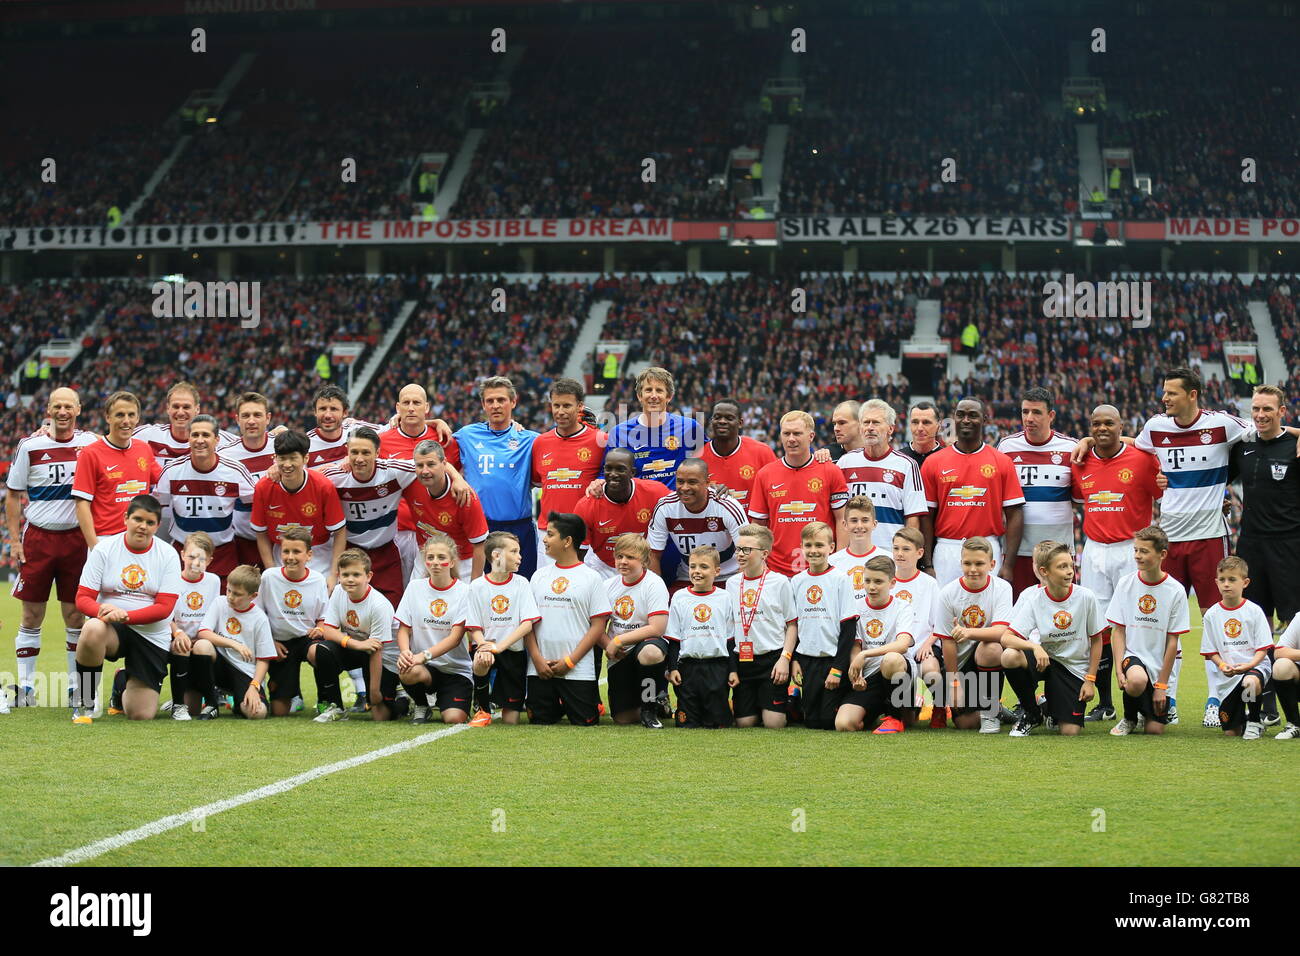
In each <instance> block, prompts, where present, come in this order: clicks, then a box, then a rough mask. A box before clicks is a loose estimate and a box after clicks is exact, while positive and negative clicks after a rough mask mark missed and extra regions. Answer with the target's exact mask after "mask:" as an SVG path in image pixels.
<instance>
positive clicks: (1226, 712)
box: [1219, 668, 1269, 733]
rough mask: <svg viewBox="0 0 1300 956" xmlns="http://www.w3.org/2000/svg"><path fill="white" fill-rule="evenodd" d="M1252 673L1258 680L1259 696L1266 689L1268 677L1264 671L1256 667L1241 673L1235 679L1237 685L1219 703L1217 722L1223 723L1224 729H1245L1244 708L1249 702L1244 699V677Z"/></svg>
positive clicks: (1240, 730) (1261, 695) (1245, 708)
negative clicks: (1239, 677) (1239, 676)
mask: <svg viewBox="0 0 1300 956" xmlns="http://www.w3.org/2000/svg"><path fill="white" fill-rule="evenodd" d="M1252 674H1253V675H1254V676H1255V678H1256V680H1258V681H1259V686H1260V697H1261V698H1262V697H1263V691H1266V690H1268V684H1269V681H1268V678H1267V677H1266V676H1264V672H1263V671H1261V670H1258V669H1256V668H1251V669H1250V670H1248V671H1246V673H1244V674H1242V675H1241V680H1239V681H1237V686H1236V687H1234V688H1233V689H1232V693H1230V694H1229V695H1228V696H1227V697H1225V698H1223V700H1222V701H1221V702H1220V703H1219V723H1220V724H1222V725H1223V729H1224V730H1235V731H1237V732H1238V733H1241V732H1242V731H1243V730H1245V729H1246V710H1247V708H1248V707H1249V706H1250V702H1249V701H1247V700H1246V678H1247V677H1250V676H1251V675H1252Z"/></svg>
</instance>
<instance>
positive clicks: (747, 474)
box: [740, 465, 754, 481]
mask: <svg viewBox="0 0 1300 956" xmlns="http://www.w3.org/2000/svg"><path fill="white" fill-rule="evenodd" d="M740 477H741V478H744V479H745V480H746V481H749V480H750V479H751V478H753V477H754V466H753V465H741V466H740Z"/></svg>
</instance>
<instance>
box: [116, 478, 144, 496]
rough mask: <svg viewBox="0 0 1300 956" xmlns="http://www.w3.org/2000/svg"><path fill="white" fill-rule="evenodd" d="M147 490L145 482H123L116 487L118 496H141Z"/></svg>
mask: <svg viewBox="0 0 1300 956" xmlns="http://www.w3.org/2000/svg"><path fill="white" fill-rule="evenodd" d="M148 490H149V483H148V482H147V481H124V482H122V483H121V484H120V485H118V486H117V493H118V494H119V495H143V494H145V493H146V492H148Z"/></svg>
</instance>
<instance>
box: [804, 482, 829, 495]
mask: <svg viewBox="0 0 1300 956" xmlns="http://www.w3.org/2000/svg"><path fill="white" fill-rule="evenodd" d="M823 487H825V485H824V484H823V482H822V480H821V479H820V478H809V479H808V490H809V491H811V492H812V493H813V494H817V492H819V491H821V490H822V488H823Z"/></svg>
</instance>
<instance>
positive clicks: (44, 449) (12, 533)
mask: <svg viewBox="0 0 1300 956" xmlns="http://www.w3.org/2000/svg"><path fill="white" fill-rule="evenodd" d="M46 414H47V415H48V416H49V424H48V425H47V427H46V428H43V429H42V430H41V431H40V432H38V433H37V434H35V435H32V436H31V437H29V438H24V439H23V440H22V441H20V442H19V443H18V448H17V449H16V450H15V451H14V459H13V464H12V465H11V467H10V469H9V476H8V478H7V479H6V482H5V484H6V487H7V488H8V489H9V494H8V495H7V496H6V499H5V517H6V519H7V521H8V526H9V541H10V542H11V544H12V548H13V556H14V561H15V562H17V564H18V566H19V573H18V582H17V584H16V586H15V587H14V591H13V596H14V597H16V598H18V600H20V601H22V602H23V611H22V623H21V624H20V625H19V628H18V639H17V641H16V646H17V651H18V706H19V707H27V706H34V705H35V703H36V694H35V683H36V682H35V674H36V655H37V654H39V653H40V650H41V625H42V624H43V623H44V621H45V609H46V606H47V605H48V604H49V600H50V586H51V585H55V586H56V588H57V592H58V597H59V605H60V607H61V608H62V610H63V624H64V627H65V628H66V629H67V651H68V659H67V673H68V691H67V696H68V700H69V706H70V705H71V700H72V695H73V692H74V690H73V689H74V688H75V686H76V680H77V641H78V640H79V639H80V637H81V625H82V624H83V623H84V622H85V617H84V616H83V615H82V614H81V612H79V611H78V610H77V605H76V600H77V584H78V582H79V581H80V580H81V569H82V565H84V564H85V563H86V539H85V537H84V536H83V535H82V533H81V528H80V526H79V525H78V523H77V510H76V503H75V502H74V501H73V498H72V480H73V476H74V474H75V472H76V468H77V456H78V455H79V454H80V453H81V449H82V448H84V447H86V446H87V445H91V444H93V443H94V442H95V440H96V438H95V435H94V433H92V432H83V431H79V430H78V429H77V418H78V416H80V414H81V399H80V398H78V397H77V393H76V392H74V391H73V390H72V389H70V388H56V389H55V390H54V391H53V392H51V393H50V401H49V404H48V405H47V406H46ZM23 494H26V495H27V508H26V510H25V511H24V509H23V503H22V496H23ZM24 517H25V518H26V520H27V525H26V527H25V528H24V527H22V519H23V518H24ZM0 693H8V688H3V689H0ZM57 700H58V699H57V698H55V697H54V695H53V693H49V692H47V695H46V699H45V704H46V705H47V706H53V705H54V704H55V703H56V702H57Z"/></svg>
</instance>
